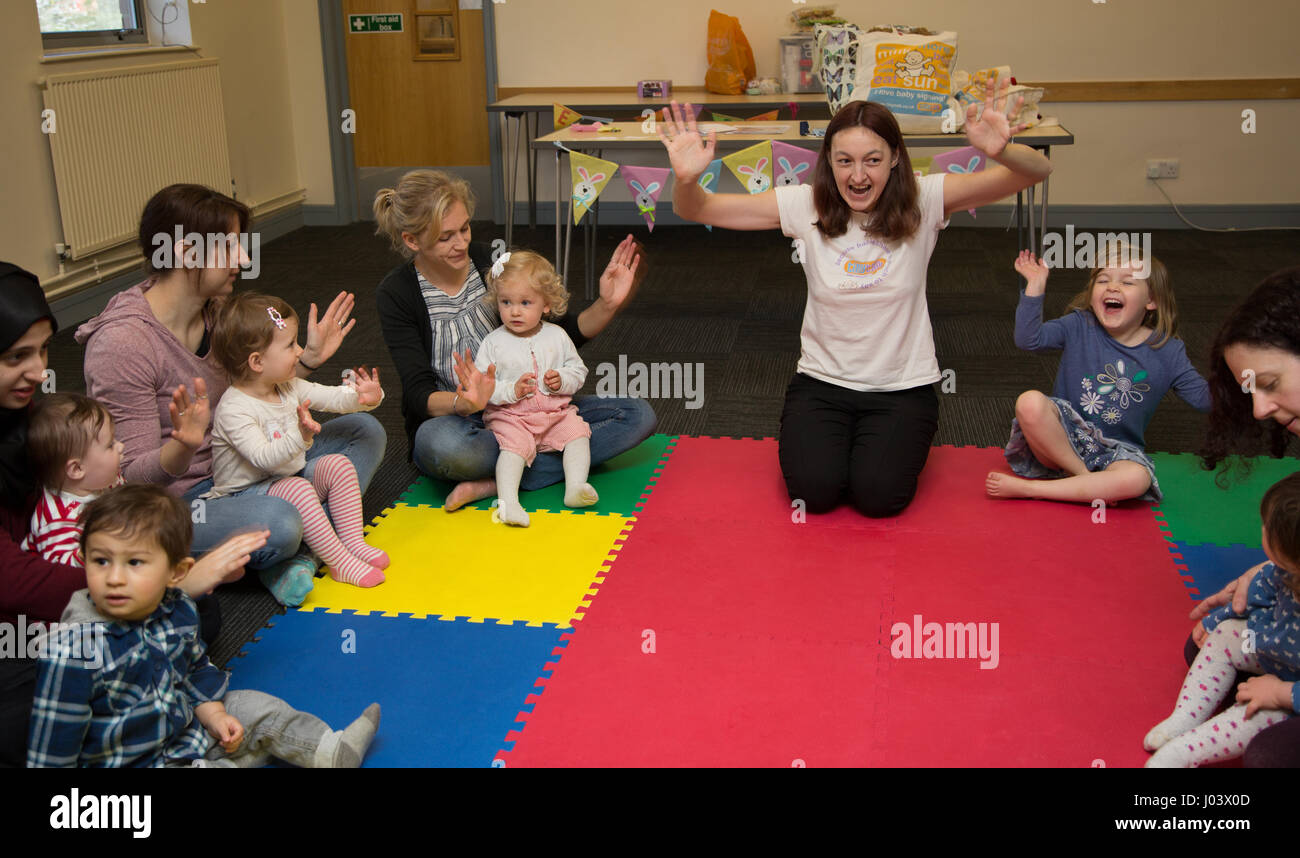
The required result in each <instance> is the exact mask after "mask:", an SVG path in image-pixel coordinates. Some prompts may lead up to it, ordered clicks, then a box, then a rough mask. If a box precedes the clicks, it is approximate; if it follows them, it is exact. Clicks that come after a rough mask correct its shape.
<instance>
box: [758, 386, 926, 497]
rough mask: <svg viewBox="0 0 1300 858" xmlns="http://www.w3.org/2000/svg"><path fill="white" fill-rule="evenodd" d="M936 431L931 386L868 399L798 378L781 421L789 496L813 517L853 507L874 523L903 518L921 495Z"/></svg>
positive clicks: (787, 395)
mask: <svg viewBox="0 0 1300 858" xmlns="http://www.w3.org/2000/svg"><path fill="white" fill-rule="evenodd" d="M938 428H939V397H938V396H937V395H936V394H935V392H934V387H933V386H932V385H926V386H924V387H913V388H911V389H909V390H898V391H889V392H885V393H871V392H867V393H864V392H860V391H856V390H849V389H848V388H846V387H840V386H838V385H834V384H828V383H827V382H824V381H818V380H817V379H815V378H810V377H808V376H806V375H802V374H799V373H796V374H795V377H794V379H793V380H792V381H791V382H790V386H789V387H788V388H787V389H786V392H785V410H784V411H783V412H782V414H781V441H780V446H779V449H780V458H781V473H782V474H784V475H785V487H786V490H787V491H788V492H789V493H790V498H791V499H792V500H802V501H803V502H804V504H805V508H806V509H807V511H808V512H829V511H830V510H832V509H834V508H835V507H837V506H839V505H840V504H841V503H843V502H844V501H845V500H848V501H850V502H851V503H852V504H853V505H854V506H855V507H856V508H857V509H858V511H859V512H861V513H862V514H863V515H866V516H870V517H872V518H883V517H885V516H891V515H898V514H899V513H900V512H902V511H903V510H904V509H905V508H906V507H907V505H908V504H909V503H911V502H912V496H913V495H915V494H916V480H917V477H919V476H920V474H921V469H922V468H923V467H925V460H926V457H927V456H929V455H930V442H931V441H932V440H934V433H935V432H936V431H938Z"/></svg>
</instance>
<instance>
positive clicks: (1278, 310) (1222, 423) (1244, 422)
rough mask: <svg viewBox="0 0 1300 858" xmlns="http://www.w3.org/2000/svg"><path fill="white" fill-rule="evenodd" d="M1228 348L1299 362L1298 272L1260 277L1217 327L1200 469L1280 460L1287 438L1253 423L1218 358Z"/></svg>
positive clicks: (1270, 424) (1271, 425)
mask: <svg viewBox="0 0 1300 858" xmlns="http://www.w3.org/2000/svg"><path fill="white" fill-rule="evenodd" d="M1234 345H1245V346H1254V347H1255V348H1264V349H1280V350H1281V351H1284V352H1287V353H1289V354H1292V355H1295V356H1297V357H1300V267H1297V268H1284V269H1282V270H1281V271H1275V272H1273V273H1272V274H1270V275H1269V276H1268V277H1265V278H1264V280H1263V281H1262V282H1261V283H1260V284H1259V285H1258V286H1257V287H1255V290H1254V291H1253V292H1251V293H1250V294H1249V295H1247V296H1246V298H1245V300H1243V301H1242V302H1241V303H1240V304H1238V305H1237V307H1236V308H1235V309H1234V310H1233V311H1232V312H1231V313H1229V314H1228V318H1226V319H1224V320H1223V325H1222V326H1221V327H1220V328H1219V334H1218V336H1217V337H1215V339H1214V346H1213V347H1212V348H1211V349H1210V377H1209V379H1208V380H1209V382H1210V414H1209V418H1208V420H1207V421H1206V427H1205V441H1204V442H1203V443H1202V444H1201V449H1200V450H1198V451H1197V452H1198V454H1199V455H1200V456H1201V458H1202V459H1203V460H1204V464H1205V467H1206V468H1213V467H1215V466H1216V465H1218V464H1219V463H1220V462H1221V461H1223V460H1225V459H1227V458H1228V457H1229V456H1231V455H1232V454H1234V453H1236V454H1240V455H1243V456H1256V455H1259V454H1261V453H1268V454H1269V455H1271V456H1274V457H1280V456H1282V454H1283V453H1285V452H1286V446H1287V443H1288V442H1289V441H1290V439H1291V436H1290V435H1289V434H1288V433H1287V431H1286V427H1285V426H1281V425H1279V424H1278V423H1277V421H1275V420H1268V421H1264V422H1260V421H1256V420H1255V414H1254V410H1253V408H1252V406H1251V398H1250V396H1249V395H1247V394H1246V393H1245V392H1244V391H1243V390H1242V388H1241V379H1239V378H1236V377H1234V376H1233V374H1232V370H1231V369H1230V368H1229V367H1228V363H1227V361H1225V360H1224V359H1223V352H1224V350H1225V349H1227V348H1228V347H1229V346H1234ZM1220 476H1223V475H1222V474H1221V475H1220ZM1298 559H1300V558H1298Z"/></svg>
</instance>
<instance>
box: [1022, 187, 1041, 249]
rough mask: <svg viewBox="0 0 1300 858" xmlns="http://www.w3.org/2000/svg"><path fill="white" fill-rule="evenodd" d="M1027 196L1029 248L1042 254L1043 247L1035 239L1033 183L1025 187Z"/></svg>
mask: <svg viewBox="0 0 1300 858" xmlns="http://www.w3.org/2000/svg"><path fill="white" fill-rule="evenodd" d="M1025 198H1026V200H1027V201H1028V205H1027V206H1026V207H1025V212H1026V214H1028V215H1029V216H1028V217H1027V218H1026V220H1027V221H1028V224H1029V249H1030V250H1032V251H1033V253H1034V255H1035V256H1041V255H1042V248H1040V247H1039V246H1038V243H1037V242H1036V241H1035V239H1034V186H1033V185H1030V186H1029V187H1027V188H1025Z"/></svg>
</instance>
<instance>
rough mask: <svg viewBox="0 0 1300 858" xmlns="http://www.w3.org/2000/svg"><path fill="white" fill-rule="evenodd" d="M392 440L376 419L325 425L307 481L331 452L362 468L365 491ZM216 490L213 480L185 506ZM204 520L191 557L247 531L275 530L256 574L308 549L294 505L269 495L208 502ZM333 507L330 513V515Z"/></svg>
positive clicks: (256, 560) (253, 562)
mask: <svg viewBox="0 0 1300 858" xmlns="http://www.w3.org/2000/svg"><path fill="white" fill-rule="evenodd" d="M387 442H388V437H387V434H386V433H385V432H384V427H383V426H381V425H380V424H379V421H378V420H376V419H375V418H374V417H373V416H372V415H370V414H364V413H357V414H344V415H342V416H340V417H335V418H334V419H333V420H327V421H325V422H324V423H322V424H321V432H320V434H319V435H317V436H316V440H315V442H314V443H313V444H312V446H311V449H310V450H308V451H307V467H306V468H304V469H303V472H302V473H303V476H305V477H306V478H307V479H311V472H312V468H313V465H314V464H315V459H316V458H317V457H319V456H324V455H326V454H328V453H342V454H343V455H344V456H347V457H348V459H349V460H350V461H351V462H352V466H353V467H354V468H356V469H357V480H358V482H360V484H361V492H362V494H365V491H366V486H368V485H370V479H371V477H373V476H374V475H375V471H376V470H377V469H378V468H379V462H380V460H381V459H383V458H384V447H385V446H386V445H387ZM211 490H212V480H211V478H209V479H206V480H204V481H203V482H201V483H199V484H198V485H197V486H195V487H194V488H192V489H190V490H189V491H188V492H186V494H185V502H186V503H188V504H191V508H193V503H194V501H195V500H196V499H198V498H199V497H200V496H201V495H203V494H204V493H205V492H209V491H211ZM202 510H203V515H202V516H201V517H200V518H202V520H201V521H198V522H195V524H194V542H193V544H192V545H191V547H190V551H191V553H192V554H193V555H194V556H195V557H198V556H200V555H202V554H204V553H206V552H208V551H210V550H211V549H213V548H215V547H216V546H217V545H220V544H221V543H222V542H223V541H224V540H225V539H226V538H227V537H229V536H231V535H232V534H235V533H239V532H242V531H248V530H254V529H258V528H266V529H267V530H270V531H271V535H270V536H269V537H267V540H266V545H264V546H262V547H261V548H259V549H258V550H257V551H254V552H253V555H252V557H251V558H249V561H248V567H249V568H250V569H265V568H266V567H268V566H274V565H275V564H276V563H279V562H280V561H281V560H285V559H288V558H289V557H292V556H293V555H294V554H297V553H298V546H299V545H301V544H302V517H301V516H299V515H298V510H297V509H295V508H294V506H293V504H291V503H289V502H288V501H286V500H282V499H281V498H276V497H271V496H270V495H267V494H253V493H251V492H250V493H248V494H243V495H230V496H226V497H220V498H209V499H207V500H204V501H203V507H202ZM328 511H329V510H328V505H327V507H326V512H328ZM196 517H199V516H196Z"/></svg>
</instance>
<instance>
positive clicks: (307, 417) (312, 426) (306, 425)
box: [298, 399, 320, 444]
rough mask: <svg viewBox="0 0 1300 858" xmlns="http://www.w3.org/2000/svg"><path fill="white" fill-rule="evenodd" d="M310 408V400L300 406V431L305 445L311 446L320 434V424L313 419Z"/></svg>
mask: <svg viewBox="0 0 1300 858" xmlns="http://www.w3.org/2000/svg"><path fill="white" fill-rule="evenodd" d="M310 406H311V400H310V399H304V400H303V401H302V402H300V403H299V404H298V430H299V431H300V432H302V440H303V443H304V444H310V443H311V442H312V439H313V438H315V437H316V436H317V435H319V434H320V424H319V423H317V422H316V421H315V420H313V419H312V416H311V410H310Z"/></svg>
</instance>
